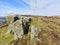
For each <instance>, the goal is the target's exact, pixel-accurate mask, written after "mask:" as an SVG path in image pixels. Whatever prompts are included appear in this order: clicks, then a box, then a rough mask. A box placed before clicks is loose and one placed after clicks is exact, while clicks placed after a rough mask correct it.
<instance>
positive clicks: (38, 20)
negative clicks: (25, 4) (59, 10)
mask: <svg viewBox="0 0 60 45" xmlns="http://www.w3.org/2000/svg"><path fill="white" fill-rule="evenodd" d="M32 24H34V25H36V26H39V27H40V28H41V31H40V33H39V34H38V38H39V39H40V41H35V42H33V43H30V37H29V35H30V32H29V33H28V35H27V36H24V37H23V39H21V40H20V41H17V42H15V43H18V44H20V45H60V17H58V16H56V17H47V16H44V17H43V16H40V17H38V16H35V17H34V18H33V21H32V23H31V25H32ZM6 31H7V27H2V28H0V45H9V43H10V42H11V41H12V40H13V34H10V35H5V33H6ZM18 44H16V45H18ZM11 45H14V43H13V44H11Z"/></svg>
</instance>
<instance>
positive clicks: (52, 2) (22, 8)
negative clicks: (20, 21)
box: [0, 0, 60, 16]
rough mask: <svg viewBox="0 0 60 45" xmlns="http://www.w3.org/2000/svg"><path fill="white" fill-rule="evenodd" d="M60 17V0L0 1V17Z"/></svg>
mask: <svg viewBox="0 0 60 45" xmlns="http://www.w3.org/2000/svg"><path fill="white" fill-rule="evenodd" d="M14 14H20V15H21V14H27V15H28V14H29V15H39V16H60V0H0V16H7V15H14Z"/></svg>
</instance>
